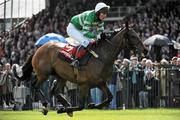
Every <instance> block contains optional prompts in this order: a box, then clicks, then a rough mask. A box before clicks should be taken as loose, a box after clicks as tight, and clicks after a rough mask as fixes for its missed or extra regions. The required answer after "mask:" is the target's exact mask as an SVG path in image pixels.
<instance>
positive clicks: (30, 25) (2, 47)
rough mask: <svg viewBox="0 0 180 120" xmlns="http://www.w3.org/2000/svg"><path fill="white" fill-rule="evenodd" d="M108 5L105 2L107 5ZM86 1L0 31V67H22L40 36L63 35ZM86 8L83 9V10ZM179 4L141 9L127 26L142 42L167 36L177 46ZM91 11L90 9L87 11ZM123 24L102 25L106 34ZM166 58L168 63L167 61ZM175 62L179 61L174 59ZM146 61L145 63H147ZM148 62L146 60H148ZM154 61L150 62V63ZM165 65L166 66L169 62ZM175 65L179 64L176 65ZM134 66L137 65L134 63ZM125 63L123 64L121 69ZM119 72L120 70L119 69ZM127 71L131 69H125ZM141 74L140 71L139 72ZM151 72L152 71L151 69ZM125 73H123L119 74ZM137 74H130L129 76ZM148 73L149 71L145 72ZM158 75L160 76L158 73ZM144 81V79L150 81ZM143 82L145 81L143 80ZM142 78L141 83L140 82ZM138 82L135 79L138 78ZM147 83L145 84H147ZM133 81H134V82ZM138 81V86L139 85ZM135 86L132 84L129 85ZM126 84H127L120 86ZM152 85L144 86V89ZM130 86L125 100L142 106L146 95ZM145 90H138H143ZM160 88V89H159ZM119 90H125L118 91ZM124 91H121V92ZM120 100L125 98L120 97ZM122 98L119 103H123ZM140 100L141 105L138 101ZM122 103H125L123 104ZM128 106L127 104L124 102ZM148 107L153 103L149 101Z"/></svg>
mask: <svg viewBox="0 0 180 120" xmlns="http://www.w3.org/2000/svg"><path fill="white" fill-rule="evenodd" d="M108 3H109V2H108ZM88 4H89V3H88V1H87V0H83V2H82V4H77V5H73V4H72V3H70V2H67V0H61V1H59V2H58V3H57V6H56V7H55V9H54V11H53V12H51V11H50V9H49V8H45V9H44V10H42V11H41V12H39V13H38V14H37V15H33V16H32V18H30V19H27V20H26V21H25V23H23V24H22V25H21V26H20V27H18V28H12V30H11V31H10V32H1V33H0V62H1V63H0V64H1V66H3V67H5V66H6V64H7V63H8V64H9V65H12V64H14V63H17V64H20V65H22V64H23V63H24V61H25V60H26V58H27V56H28V54H29V53H31V52H33V51H34V43H35V41H36V40H37V39H38V38H40V37H41V36H42V35H44V34H46V33H50V32H54V33H58V34H61V35H63V36H66V26H67V24H68V22H69V20H70V18H71V17H72V16H73V15H76V14H78V13H80V12H82V11H84V10H87V9H88V8H89V7H88V6H89V5H88ZM109 4H110V5H113V4H114V3H113V2H111V3H109ZM85 5H86V7H84V6H85ZM179 5H180V2H179V1H178V0H177V1H175V2H168V3H166V2H163V3H158V2H157V3H155V4H153V5H151V6H146V8H144V9H139V10H137V13H136V14H134V15H132V16H129V17H128V18H129V21H130V23H132V24H134V25H135V31H136V32H138V34H139V35H140V37H141V38H142V40H143V41H144V40H145V39H147V38H148V37H150V36H152V35H154V34H161V35H165V36H167V37H168V38H169V39H170V40H175V41H177V42H178V43H180V16H179V14H180V11H179V10H180V9H179ZM89 9H92V8H89ZM122 24H123V21H118V22H106V26H105V29H106V31H112V30H114V29H116V28H120V27H122ZM170 59H171V58H169V59H168V60H170ZM178 60H179V58H178ZM125 61H127V62H128V65H130V64H129V63H130V61H132V60H131V59H129V60H128V59H124V61H123V62H125ZM147 61H148V60H146V62H147ZM149 61H150V60H149ZM153 62H154V61H153ZM167 63H170V61H169V62H168V61H167ZM178 63H179V62H178ZM136 64H137V63H136ZM124 65H125V63H124V64H123V66H124ZM122 69H123V70H125V69H124V67H122ZM128 70H132V68H130V67H128ZM142 71H144V70H142ZM153 71H154V68H153ZM123 72H125V71H123ZM123 72H122V75H123V77H124V76H126V73H123ZM134 74H137V73H136V71H135V73H133V72H132V75H134ZM149 74H151V72H149ZM161 75H162V74H161ZM149 76H150V77H149V78H147V79H148V80H149V79H150V78H151V75H149ZM144 79H145V78H144ZM144 79H142V81H143V80H144ZM138 80H139V79H138ZM148 80H147V81H148ZM135 81H136V80H135ZM142 81H141V83H143V82H144V81H143V82H142ZM133 83H136V82H133ZM122 84H124V85H126V84H127V83H122ZM152 84H154V83H147V85H148V86H150V85H152ZM131 85H132V86H134V87H132V86H131V87H128V88H129V90H130V88H131V89H133V90H131V91H136V93H134V92H131V91H129V92H130V93H131V95H130V96H128V98H129V99H128V100H131V97H133V98H134V102H135V106H136V107H139V106H141V107H142V106H146V105H147V104H146V103H142V101H145V100H142V99H143V98H141V100H139V96H141V97H142V96H143V95H145V94H146V93H144V92H141V94H140V91H139V89H138V90H137V89H136V88H137V87H138V86H136V85H134V84H131ZM145 88H146V87H145ZM145 88H142V90H144V89H145ZM160 88H161V87H160ZM120 89H121V90H123V89H125V87H124V88H120ZM146 91H147V90H146ZM122 92H125V91H122ZM123 97H124V98H123V99H125V98H126V97H127V96H126V94H123ZM123 99H122V100H123ZM140 101H141V102H140ZM123 103H124V104H125V102H123ZM126 105H129V106H127V107H130V106H131V103H126ZM151 105H152V106H155V105H154V101H152V102H151Z"/></svg>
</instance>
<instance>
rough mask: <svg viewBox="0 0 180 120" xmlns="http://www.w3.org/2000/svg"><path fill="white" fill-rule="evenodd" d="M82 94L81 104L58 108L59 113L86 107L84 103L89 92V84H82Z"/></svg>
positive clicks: (80, 96) (80, 97)
mask: <svg viewBox="0 0 180 120" xmlns="http://www.w3.org/2000/svg"><path fill="white" fill-rule="evenodd" d="M79 88H80V95H79V104H78V106H76V107H68V108H66V109H64V110H58V113H64V112H73V111H80V110H82V109H84V104H85V101H86V98H87V95H88V92H89V86H87V85H81V86H80V87H79Z"/></svg>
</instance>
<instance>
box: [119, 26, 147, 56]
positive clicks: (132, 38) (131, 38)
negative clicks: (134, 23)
mask: <svg viewBox="0 0 180 120" xmlns="http://www.w3.org/2000/svg"><path fill="white" fill-rule="evenodd" d="M118 34H119V36H120V37H121V39H122V42H121V44H123V46H124V47H125V48H126V49H130V50H137V49H138V50H141V51H142V52H144V54H146V52H147V49H146V48H145V46H144V45H143V43H142V41H141V39H140V37H139V35H138V34H137V33H136V32H135V31H134V30H133V28H132V27H129V26H128V24H126V26H125V27H124V28H123V29H122V30H121V31H120V32H119V33H118ZM117 36H118V35H117Z"/></svg>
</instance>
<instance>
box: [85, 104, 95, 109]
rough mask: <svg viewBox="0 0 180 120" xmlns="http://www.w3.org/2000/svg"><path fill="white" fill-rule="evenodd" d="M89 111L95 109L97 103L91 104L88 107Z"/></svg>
mask: <svg viewBox="0 0 180 120" xmlns="http://www.w3.org/2000/svg"><path fill="white" fill-rule="evenodd" d="M87 107H88V108H89V109H93V108H95V103H89V104H88V106H87Z"/></svg>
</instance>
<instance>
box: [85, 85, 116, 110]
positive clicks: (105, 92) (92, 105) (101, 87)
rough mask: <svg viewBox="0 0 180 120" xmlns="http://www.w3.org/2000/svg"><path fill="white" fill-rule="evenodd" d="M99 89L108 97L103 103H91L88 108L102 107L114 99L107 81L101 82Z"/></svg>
mask: <svg viewBox="0 0 180 120" xmlns="http://www.w3.org/2000/svg"><path fill="white" fill-rule="evenodd" d="M99 89H100V90H101V91H102V92H103V94H104V95H105V97H106V99H105V100H104V101H103V102H102V103H100V104H97V105H95V104H91V103H90V104H89V105H88V108H91V109H93V108H97V109H102V108H103V107H104V106H106V105H108V104H110V102H111V101H112V99H113V96H112V94H111V92H110V90H109V88H108V86H107V84H106V83H104V84H101V85H100V86H99Z"/></svg>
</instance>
